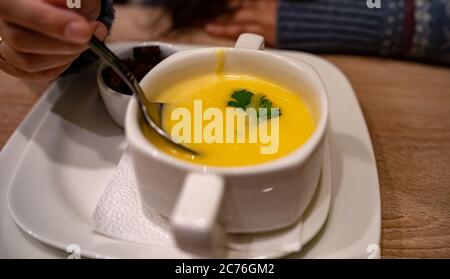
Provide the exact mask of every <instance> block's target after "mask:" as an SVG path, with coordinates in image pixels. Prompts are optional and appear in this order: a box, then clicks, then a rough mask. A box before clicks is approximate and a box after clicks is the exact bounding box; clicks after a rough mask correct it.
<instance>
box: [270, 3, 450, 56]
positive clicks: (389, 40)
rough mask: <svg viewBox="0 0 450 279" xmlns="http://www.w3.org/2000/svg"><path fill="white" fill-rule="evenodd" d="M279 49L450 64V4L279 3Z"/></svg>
mask: <svg viewBox="0 0 450 279" xmlns="http://www.w3.org/2000/svg"><path fill="white" fill-rule="evenodd" d="M377 2H379V4H380V5H379V6H378V5H375V6H372V5H368V3H377ZM369 6H371V7H372V8H370V7H369ZM277 46H278V47H280V48H288V49H298V50H305V51H310V52H316V53H324V52H326V53H351V54H370V55H383V56H394V57H403V58H411V59H416V60H421V61H427V62H433V63H445V64H450V0H430V1H428V0H425V1H424V0H379V1H377V0H297V1H296V0H279V7H278V27H277Z"/></svg>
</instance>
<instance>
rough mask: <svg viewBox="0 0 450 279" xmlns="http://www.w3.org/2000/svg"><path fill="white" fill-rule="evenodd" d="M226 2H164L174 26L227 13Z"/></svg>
mask: <svg viewBox="0 0 450 279" xmlns="http://www.w3.org/2000/svg"><path fill="white" fill-rule="evenodd" d="M227 2H228V1H227V0H165V1H164V6H165V7H166V8H167V9H168V10H169V11H170V13H171V14H172V17H173V21H174V24H175V26H181V25H189V24H194V23H197V22H201V21H206V20H208V19H211V18H214V17H216V16H218V15H220V14H221V13H223V12H225V11H227Z"/></svg>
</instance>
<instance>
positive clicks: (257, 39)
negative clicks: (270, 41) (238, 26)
mask: <svg viewBox="0 0 450 279" xmlns="http://www.w3.org/2000/svg"><path fill="white" fill-rule="evenodd" d="M265 46H266V43H265V41H264V37H263V36H260V35H256V34H252V33H244V34H241V35H240V36H239V38H238V39H237V41H236V44H235V45H234V47H235V48H246V49H254V50H263V49H264V48H265Z"/></svg>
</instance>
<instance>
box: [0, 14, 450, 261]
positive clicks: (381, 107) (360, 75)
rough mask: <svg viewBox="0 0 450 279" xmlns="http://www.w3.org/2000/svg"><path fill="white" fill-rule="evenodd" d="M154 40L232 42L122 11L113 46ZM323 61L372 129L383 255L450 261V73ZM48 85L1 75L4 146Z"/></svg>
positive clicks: (384, 62)
mask: <svg viewBox="0 0 450 279" xmlns="http://www.w3.org/2000/svg"><path fill="white" fill-rule="evenodd" d="M154 18H157V19H158V20H157V21H155V20H153V19H154ZM150 19H152V20H150ZM155 39H159V40H163V41H170V42H177V43H201V44H213V45H231V44H232V42H231V41H230V40H224V39H218V38H212V37H210V36H208V35H206V34H205V33H203V32H202V31H201V30H192V29H190V30H175V31H172V30H170V20H168V19H167V17H166V16H165V15H164V13H163V12H162V11H161V10H157V9H142V8H139V9H136V8H128V7H127V8H125V7H119V8H118V11H117V20H116V22H115V26H114V30H113V33H112V36H111V38H110V41H126V40H138V41H144V40H155ZM323 57H324V58H325V59H327V60H328V61H330V62H332V63H333V64H335V65H336V66H337V67H338V68H340V69H341V70H342V71H343V72H344V73H345V74H346V75H347V77H348V78H349V80H350V81H351V83H352V85H353V86H354V89H355V92H356V94H357V96H358V98H359V102H360V104H361V106H362V109H363V112H364V115H365V118H366V121H367V125H368V127H369V130H370V134H371V138H372V141H373V145H374V151H375V156H376V159H377V165H378V172H379V178H380V187H381V206H382V247H381V248H382V257H384V258H450V68H443V67H437V66H431V65H424V64H418V63H414V62H405V61H395V60H389V59H381V58H368V57H357V56H336V55H326V56H323ZM47 86H48V84H45V83H44V84H39V83H30V82H25V81H20V80H17V79H15V78H13V77H10V76H7V75H6V74H4V73H1V72H0V147H2V146H3V145H4V144H5V143H6V141H7V140H8V138H9V137H10V136H11V134H12V133H13V132H14V130H15V129H16V128H17V126H18V125H19V123H20V121H21V120H22V119H23V118H24V117H25V116H26V114H27V112H28V111H29V110H30V109H31V107H32V106H33V104H34V103H35V102H36V100H37V99H38V98H39V96H40V94H42V92H43V91H44V90H45V88H46V87H47ZM0 179H1V178H0Z"/></svg>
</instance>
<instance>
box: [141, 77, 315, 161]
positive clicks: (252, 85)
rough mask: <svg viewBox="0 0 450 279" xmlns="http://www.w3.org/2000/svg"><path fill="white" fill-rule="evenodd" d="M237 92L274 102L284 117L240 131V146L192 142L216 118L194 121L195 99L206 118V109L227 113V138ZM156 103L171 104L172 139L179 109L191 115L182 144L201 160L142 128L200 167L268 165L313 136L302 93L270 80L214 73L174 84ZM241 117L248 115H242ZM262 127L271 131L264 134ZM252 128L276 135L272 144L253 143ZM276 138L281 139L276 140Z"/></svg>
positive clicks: (166, 120) (166, 123)
mask: <svg viewBox="0 0 450 279" xmlns="http://www.w3.org/2000/svg"><path fill="white" fill-rule="evenodd" d="M239 89H246V90H248V91H251V92H253V93H255V94H262V95H264V96H266V98H267V99H269V100H270V101H272V107H273V108H279V109H280V112H281V115H280V116H276V117H273V118H271V119H269V120H266V122H267V123H266V125H261V124H262V122H259V123H258V124H257V125H253V126H252V125H246V126H245V129H244V131H242V129H241V131H239V129H237V128H236V129H235V130H234V133H235V134H239V133H244V134H245V142H244V143H238V142H237V140H236V141H235V142H234V143H227V142H226V139H224V140H223V143H219V142H214V143H206V142H205V140H203V142H197V143H194V139H193V138H194V134H195V131H194V129H195V128H197V129H198V128H199V126H202V128H203V129H205V127H206V126H207V125H208V123H210V122H211V121H213V120H214V119H213V118H211V120H205V119H203V120H198V117H197V119H196V120H195V119H194V118H195V116H197V115H198V113H199V111H198V110H197V111H196V110H195V106H194V100H201V101H202V107H201V112H202V113H203V112H205V110H207V109H208V108H217V109H218V110H220V111H221V112H222V113H223V125H224V126H223V127H224V128H223V134H224V137H225V134H226V128H225V126H226V123H225V122H226V121H225V120H226V116H225V115H226V111H227V108H230V107H229V106H228V105H227V104H228V101H230V100H232V98H231V95H232V94H233V92H235V91H236V90H239ZM155 101H158V102H162V103H168V105H165V106H164V110H163V113H162V125H163V128H164V130H165V131H167V132H168V133H169V134H171V131H172V128H174V126H175V125H176V124H177V123H179V121H180V120H179V119H178V120H173V119H172V116H173V115H172V113H173V112H174V111H175V110H176V109H179V108H185V109H187V110H188V111H189V112H190V114H191V115H192V117H191V121H190V123H191V124H192V130H191V138H192V142H191V143H184V145H185V146H187V147H189V148H191V149H193V150H195V151H197V152H198V153H199V155H197V156H193V155H191V154H188V153H187V152H185V151H182V150H179V149H177V148H176V147H174V146H172V145H170V144H168V143H167V142H165V141H164V140H163V139H162V138H161V137H159V136H157V135H156V133H155V132H154V131H153V130H151V128H148V127H147V126H146V125H142V127H143V130H144V133H145V135H146V137H147V138H148V139H149V140H150V141H151V142H152V143H153V144H154V145H155V146H156V147H157V148H159V149H160V150H163V151H164V152H166V153H168V154H170V155H172V156H174V157H176V158H179V159H182V160H185V161H189V162H191V163H196V164H200V165H207V166H219V167H235V166H248V165H255V164H260V163H264V162H268V161H271V160H274V159H277V158H280V157H282V156H285V155H287V154H289V153H291V152H292V151H294V150H295V149H297V148H298V147H299V146H301V145H302V144H304V143H305V142H306V141H307V140H308V138H309V137H310V136H311V134H312V133H313V131H314V120H313V117H312V114H311V113H310V111H309V109H308V107H307V106H306V105H305V103H304V101H303V100H302V99H301V98H300V96H299V95H298V94H295V93H294V92H291V91H289V90H287V89H285V88H283V87H281V86H278V85H277V84H274V83H272V82H270V81H267V80H263V79H260V78H255V77H252V76H248V75H229V74H211V75H206V76H201V77H196V78H193V79H190V80H186V81H182V82H180V83H178V84H174V85H173V86H171V87H170V88H169V89H168V90H166V91H165V92H162V93H161V94H160V95H159V97H158V98H156V100H155ZM197 108H198V107H197ZM233 110H236V109H233ZM196 112H197V113H196ZM240 113H245V112H244V111H243V110H240ZM276 118H278V119H276ZM196 121H197V122H196ZM274 121H278V123H279V124H278V133H275V132H276V131H275V129H273V126H272V125H273V122H274ZM199 124H200V125H199ZM247 124H248V122H247ZM236 126H237V125H235V127H236ZM262 126H263V127H262ZM264 127H267V128H266V129H265V130H264V129H263V128H264ZM251 129H258V130H264V131H265V132H267V133H268V134H270V132H273V133H272V134H271V138H272V140H271V143H268V142H267V140H266V141H261V140H260V138H259V137H258V140H257V142H250V140H249V134H250V131H251ZM275 137H278V138H277V139H276V138H275ZM277 142H278V143H277ZM271 144H272V145H273V146H275V147H276V148H275V149H276V152H274V153H271V154H262V152H261V150H262V149H261V148H262V147H264V146H266V147H267V146H269V145H271Z"/></svg>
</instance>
